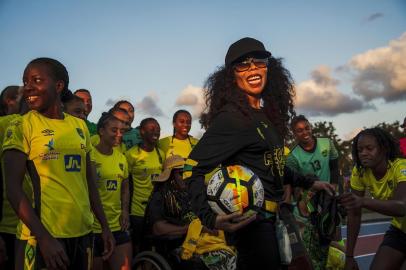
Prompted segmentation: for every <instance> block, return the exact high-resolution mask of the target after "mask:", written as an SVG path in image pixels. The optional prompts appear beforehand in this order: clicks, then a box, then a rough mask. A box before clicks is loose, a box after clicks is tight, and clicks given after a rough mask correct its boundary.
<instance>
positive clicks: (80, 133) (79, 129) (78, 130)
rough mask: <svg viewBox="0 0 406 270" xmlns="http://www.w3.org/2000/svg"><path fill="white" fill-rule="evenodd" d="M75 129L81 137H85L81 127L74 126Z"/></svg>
mask: <svg viewBox="0 0 406 270" xmlns="http://www.w3.org/2000/svg"><path fill="white" fill-rule="evenodd" d="M76 131H77V132H78V134H79V136H80V137H81V138H82V139H85V135H84V134H83V130H82V129H81V128H76Z"/></svg>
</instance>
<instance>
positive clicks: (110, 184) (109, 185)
mask: <svg viewBox="0 0 406 270" xmlns="http://www.w3.org/2000/svg"><path fill="white" fill-rule="evenodd" d="M106 189H107V190H112V191H113V190H117V180H107V182H106Z"/></svg>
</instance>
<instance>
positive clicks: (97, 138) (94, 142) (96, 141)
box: [90, 134, 127, 153]
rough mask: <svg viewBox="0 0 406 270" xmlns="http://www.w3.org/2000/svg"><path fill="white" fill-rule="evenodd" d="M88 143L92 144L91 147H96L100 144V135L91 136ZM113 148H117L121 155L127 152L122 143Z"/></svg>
mask: <svg viewBox="0 0 406 270" xmlns="http://www.w3.org/2000/svg"><path fill="white" fill-rule="evenodd" d="M90 142H91V143H92V145H93V146H96V145H98V144H99V143H100V135H99V134H96V135H93V136H92V137H90ZM114 148H117V149H118V150H120V152H121V153H124V152H125V151H126V150H127V148H126V146H125V144H124V143H121V144H120V145H119V146H116V147H114Z"/></svg>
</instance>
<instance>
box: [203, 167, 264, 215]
mask: <svg viewBox="0 0 406 270" xmlns="http://www.w3.org/2000/svg"><path fill="white" fill-rule="evenodd" d="M207 198H208V203H209V205H210V207H211V209H212V210H213V211H214V212H215V213H217V214H231V213H233V212H240V213H242V214H243V217H242V218H245V217H248V216H251V215H252V214H255V213H256V212H257V211H258V210H259V209H260V208H261V207H262V205H263V203H264V188H263V186H262V182H261V180H260V179H259V177H258V176H257V175H256V174H254V172H253V171H251V170H250V169H249V168H247V167H244V166H241V165H231V166H227V167H221V168H220V169H219V170H218V171H217V172H215V173H214V174H213V175H212V177H211V178H210V180H209V183H208V185H207Z"/></svg>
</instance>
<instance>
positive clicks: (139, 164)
mask: <svg viewBox="0 0 406 270" xmlns="http://www.w3.org/2000/svg"><path fill="white" fill-rule="evenodd" d="M126 158H127V162H128V171H129V173H130V175H131V179H132V183H133V194H132V200H131V212H130V215H135V216H144V214H145V208H146V206H147V204H148V200H149V196H150V195H151V192H152V189H153V186H152V182H151V179H152V178H153V177H156V176H158V175H159V174H160V173H161V172H162V164H163V162H164V159H165V154H164V152H163V151H162V150H161V149H159V148H155V149H154V150H153V151H151V152H147V151H145V150H143V149H142V148H141V147H139V146H138V145H137V146H133V147H132V148H131V149H130V150H128V151H127V152H126Z"/></svg>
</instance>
